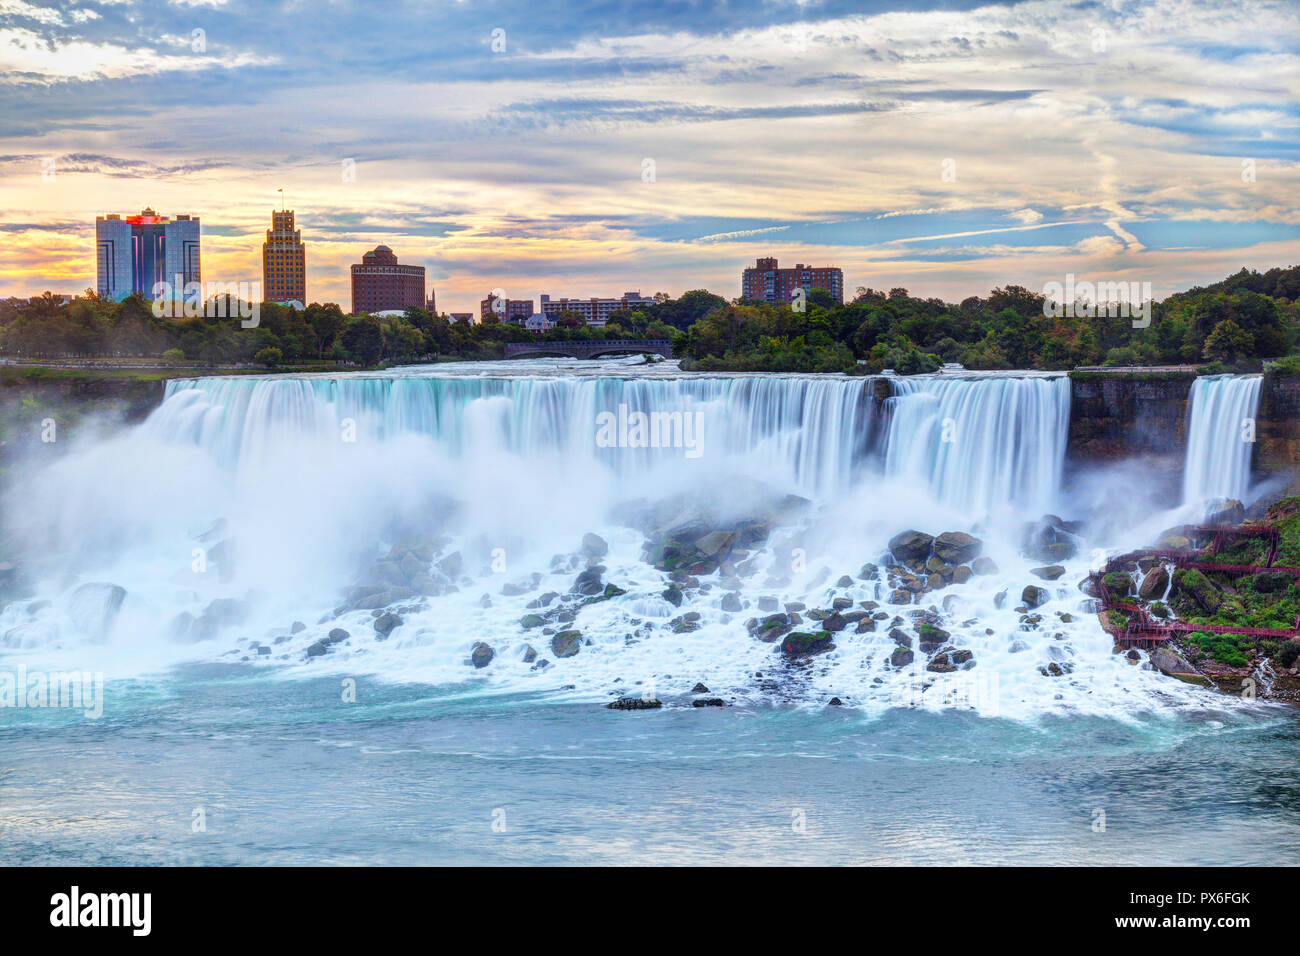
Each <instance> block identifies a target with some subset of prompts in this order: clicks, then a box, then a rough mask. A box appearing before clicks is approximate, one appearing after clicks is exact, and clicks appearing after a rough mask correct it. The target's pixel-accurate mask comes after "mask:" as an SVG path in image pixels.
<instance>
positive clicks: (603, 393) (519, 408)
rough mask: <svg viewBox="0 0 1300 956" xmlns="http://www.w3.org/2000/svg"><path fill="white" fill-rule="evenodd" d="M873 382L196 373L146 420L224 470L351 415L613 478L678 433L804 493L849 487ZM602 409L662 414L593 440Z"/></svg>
mask: <svg viewBox="0 0 1300 956" xmlns="http://www.w3.org/2000/svg"><path fill="white" fill-rule="evenodd" d="M873 384H874V380H871V379H860V378H811V377H781V378H776V377H740V376H735V377H725V378H705V377H699V378H669V379H650V378H642V379H636V378H618V377H589V378H580V377H541V376H537V377H512V378H479V377H473V378H471V377H456V376H446V377H443V376H431V375H409V376H404V377H394V378H361V377H355V378H305V377H304V378H283V379H262V378H259V379H240V378H205V379H190V380H174V381H171V382H168V384H167V391H166V395H165V399H164V403H163V405H162V406H161V407H160V408H159V409H158V410H157V411H156V412H155V413H154V415H153V416H152V417H151V418H150V420H149V422H148V423H147V426H146V427H147V428H148V429H149V430H150V431H151V433H152V434H154V435H155V436H157V437H159V438H162V439H164V440H166V441H169V442H192V443H194V444H196V445H198V446H200V447H201V448H204V449H205V450H207V451H208V452H210V453H211V454H212V455H213V457H214V458H215V459H216V460H217V461H218V462H219V463H221V464H222V465H224V466H226V467H229V468H231V469H234V470H238V469H241V468H250V467H252V468H256V467H257V463H258V462H259V461H260V460H261V459H262V458H263V457H265V456H266V455H272V454H275V453H276V451H277V450H278V449H279V448H280V447H282V446H283V444H284V443H286V442H287V441H289V440H293V439H299V440H300V439H302V438H304V437H306V438H310V439H313V440H315V441H316V442H318V443H322V444H325V445H336V444H337V443H338V441H339V436H340V434H341V433H342V432H343V430H344V429H345V428H346V427H347V426H348V423H349V422H350V423H351V426H352V428H353V430H354V434H355V435H356V436H357V440H358V441H372V442H377V443H382V442H385V441H391V440H394V439H397V438H399V437H400V436H404V435H421V436H424V437H426V438H429V439H432V440H433V442H434V443H435V444H436V445H437V446H438V447H439V448H440V449H441V450H442V452H443V453H444V454H445V455H447V456H449V457H453V458H459V457H461V456H463V455H465V454H466V453H467V452H469V451H470V450H472V449H477V450H478V451H480V452H482V453H485V454H487V453H492V452H499V453H501V454H503V455H511V456H517V457H518V459H520V460H523V461H526V462H527V461H534V460H537V459H545V458H557V457H558V458H560V459H562V460H563V461H564V462H565V463H566V464H567V468H568V470H569V471H570V472H571V473H572V474H574V475H579V474H581V473H583V472H585V471H590V470H591V469H594V468H598V467H604V468H606V469H608V470H609V471H610V472H611V473H612V474H613V475H614V476H615V477H618V478H627V477H630V476H636V475H644V474H646V473H647V472H648V471H651V470H653V469H654V468H655V467H656V466H667V465H672V466H676V467H681V466H682V464H683V449H682V448H681V440H682V439H683V438H685V439H691V440H694V441H696V442H697V443H698V446H699V447H698V449H693V451H694V452H695V453H694V454H692V455H690V456H687V457H698V458H703V459H707V460H709V461H713V462H730V463H734V464H740V465H744V466H745V467H746V468H747V470H748V471H749V472H750V473H751V474H753V475H754V476H755V477H761V478H764V479H765V480H766V479H774V480H775V481H777V482H778V483H784V484H789V485H790V486H791V487H792V488H793V489H796V490H799V491H800V492H802V493H805V494H810V495H812V494H822V493H829V492H833V491H837V490H843V489H845V488H847V487H849V486H850V485H851V484H852V483H853V481H854V480H855V477H856V475H857V474H858V473H859V471H860V470H861V466H862V464H863V462H864V460H865V458H866V454H867V451H868V449H869V447H870V445H871V442H872V439H873V435H874V432H875V428H876V423H875V420H874V417H873V415H872V402H871V394H872V386H873ZM606 414H608V415H609V416H611V417H612V418H614V419H615V420H617V421H618V422H620V423H624V422H626V421H627V420H629V419H631V420H633V421H635V416H637V415H638V414H641V415H644V416H646V418H647V419H649V418H650V416H652V415H661V416H668V419H665V421H664V423H663V427H664V428H666V429H667V430H666V431H665V432H664V433H663V434H662V435H661V434H658V433H656V431H655V430H652V431H651V433H650V434H649V435H648V436H645V435H643V436H641V437H642V439H643V440H642V441H638V440H637V436H635V435H634V436H632V440H631V441H630V442H628V443H626V444H622V445H619V446H614V447H608V446H602V444H601V442H600V441H599V432H600V424H601V421H602V419H601V416H602V415H606ZM656 421H658V420H657V419H656ZM695 422H698V429H697V431H698V434H691V433H690V429H691V426H692V424H693V423H695ZM683 426H684V427H685V429H686V432H687V434H685V435H683V434H682V431H683ZM615 437H616V438H617V437H619V436H618V435H615ZM624 437H626V436H624ZM647 438H648V443H647V442H646V440H645V439H647ZM661 438H662V439H663V440H662V441H661V440H659V439H661Z"/></svg>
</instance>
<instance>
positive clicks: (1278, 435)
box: [1252, 376, 1300, 475]
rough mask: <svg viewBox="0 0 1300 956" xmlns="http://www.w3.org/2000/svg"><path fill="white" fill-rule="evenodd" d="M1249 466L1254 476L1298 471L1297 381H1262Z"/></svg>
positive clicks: (1299, 401)
mask: <svg viewBox="0 0 1300 956" xmlns="http://www.w3.org/2000/svg"><path fill="white" fill-rule="evenodd" d="M1252 463H1253V465H1254V469H1255V473H1256V474H1257V475H1271V474H1276V473H1278V472H1282V471H1291V470H1295V469H1300V378H1273V377H1271V376H1270V377H1266V378H1265V379H1264V385H1263V387H1262V388H1261V389H1260V393H1259V413H1258V415H1257V416H1256V426H1255V455H1254V459H1253V462H1252Z"/></svg>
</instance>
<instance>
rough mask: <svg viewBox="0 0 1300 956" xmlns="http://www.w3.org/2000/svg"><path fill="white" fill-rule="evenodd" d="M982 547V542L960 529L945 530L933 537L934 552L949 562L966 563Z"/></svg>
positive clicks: (976, 554) (977, 553) (977, 554)
mask: <svg viewBox="0 0 1300 956" xmlns="http://www.w3.org/2000/svg"><path fill="white" fill-rule="evenodd" d="M983 549H984V542H982V541H980V539H979V538H976V537H974V536H972V535H969V534H966V533H965V532H962V531H945V532H944V533H943V534H941V535H939V537H937V538H935V539H934V553H935V554H936V555H937V556H938V557H940V558H942V559H943V560H945V561H947V562H948V563H949V564H966V563H967V562H968V561H970V560H972V559H974V558H976V557H978V556H979V553H980V552H981V551H982V550H983Z"/></svg>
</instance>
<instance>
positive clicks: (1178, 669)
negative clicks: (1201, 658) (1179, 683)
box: [1151, 647, 1197, 677]
mask: <svg viewBox="0 0 1300 956" xmlns="http://www.w3.org/2000/svg"><path fill="white" fill-rule="evenodd" d="M1151 666H1152V667H1154V668H1155V669H1156V670H1158V671H1160V673H1162V674H1166V675H1168V676H1170V677H1177V676H1179V675H1186V674H1195V673H1197V671H1196V668H1194V667H1193V666H1192V665H1191V664H1189V663H1187V661H1185V660H1183V658H1182V656H1181V655H1180V654H1179V653H1178V652H1177V651H1175V650H1174V649H1173V648H1170V647H1157V648H1156V649H1155V650H1153V651H1152V652H1151Z"/></svg>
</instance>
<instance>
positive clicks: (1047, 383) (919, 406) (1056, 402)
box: [884, 376, 1070, 512]
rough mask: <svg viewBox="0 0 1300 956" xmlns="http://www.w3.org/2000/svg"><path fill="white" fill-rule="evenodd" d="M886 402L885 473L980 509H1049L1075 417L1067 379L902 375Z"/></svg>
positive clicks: (944, 499) (950, 501) (953, 502)
mask: <svg viewBox="0 0 1300 956" xmlns="http://www.w3.org/2000/svg"><path fill="white" fill-rule="evenodd" d="M888 401H889V403H890V405H891V409H890V411H891V418H890V425H889V434H888V437H887V439H886V444H885V462H884V467H885V473H886V474H888V475H891V476H897V477H903V478H912V479H915V480H917V481H920V482H924V483H925V484H926V485H927V486H928V487H929V488H930V489H931V491H932V492H933V493H934V495H935V497H936V498H938V499H939V500H940V501H942V502H945V503H947V504H951V505H954V506H957V507H963V508H971V509H974V510H976V511H988V510H990V509H993V508H996V507H998V506H1002V505H1012V506H1021V507H1026V508H1030V509H1033V510H1037V511H1040V512H1041V511H1044V510H1048V509H1050V508H1051V507H1052V505H1053V502H1054V499H1055V496H1056V493H1057V490H1058V487H1059V485H1060V480H1061V470H1062V467H1063V463H1064V459H1065V443H1066V438H1067V434H1068V430H1069V423H1070V382H1069V379H1068V378H1066V377H1064V376H1060V377H1055V378H1046V377H1004V376H997V377H988V378H979V379H942V378H913V379H900V380H897V381H896V382H895V397H894V398H891V399H889V400H888Z"/></svg>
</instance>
